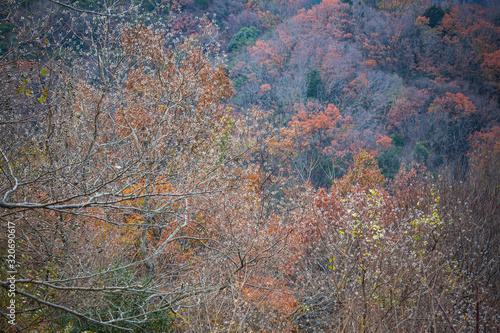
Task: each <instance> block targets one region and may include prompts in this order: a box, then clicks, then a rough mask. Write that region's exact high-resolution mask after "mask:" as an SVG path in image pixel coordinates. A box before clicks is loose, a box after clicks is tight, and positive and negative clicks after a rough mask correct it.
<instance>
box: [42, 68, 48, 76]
mask: <svg viewBox="0 0 500 333" xmlns="http://www.w3.org/2000/svg"><path fill="white" fill-rule="evenodd" d="M40 74H42V76H45V75H47V70H46V69H45V68H42V70H41V71H40Z"/></svg>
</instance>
